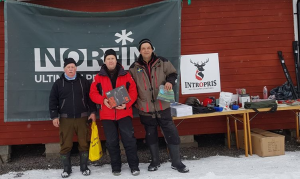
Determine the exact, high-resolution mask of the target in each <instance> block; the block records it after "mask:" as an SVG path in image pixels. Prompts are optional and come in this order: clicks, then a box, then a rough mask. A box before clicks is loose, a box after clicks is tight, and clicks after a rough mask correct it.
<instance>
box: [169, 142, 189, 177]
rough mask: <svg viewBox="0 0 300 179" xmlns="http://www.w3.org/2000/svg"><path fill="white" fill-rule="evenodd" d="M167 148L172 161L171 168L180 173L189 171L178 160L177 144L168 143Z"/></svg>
mask: <svg viewBox="0 0 300 179" xmlns="http://www.w3.org/2000/svg"><path fill="white" fill-rule="evenodd" d="M168 148H169V152H170V157H171V161H172V165H171V168H172V169H174V170H177V171H178V172H180V173H187V172H189V169H188V168H187V167H186V166H185V165H184V164H183V163H182V162H181V160H180V153H179V145H171V144H168Z"/></svg>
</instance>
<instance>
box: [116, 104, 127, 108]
mask: <svg viewBox="0 0 300 179" xmlns="http://www.w3.org/2000/svg"><path fill="white" fill-rule="evenodd" d="M125 108H126V104H122V105H120V106H117V107H116V109H125Z"/></svg>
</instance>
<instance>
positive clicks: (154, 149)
mask: <svg viewBox="0 0 300 179" xmlns="http://www.w3.org/2000/svg"><path fill="white" fill-rule="evenodd" d="M149 149H150V153H151V163H150V165H149V166H148V171H156V170H158V167H160V162H159V148H158V143H155V144H152V145H149Z"/></svg>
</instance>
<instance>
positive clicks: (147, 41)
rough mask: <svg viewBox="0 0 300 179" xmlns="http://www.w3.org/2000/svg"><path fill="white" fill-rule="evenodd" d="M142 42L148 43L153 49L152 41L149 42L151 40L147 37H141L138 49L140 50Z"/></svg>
mask: <svg viewBox="0 0 300 179" xmlns="http://www.w3.org/2000/svg"><path fill="white" fill-rule="evenodd" d="M143 43H149V44H150V45H151V48H152V50H154V48H153V45H152V43H151V41H150V40H149V39H142V40H141V41H140V42H139V51H141V46H142V44H143Z"/></svg>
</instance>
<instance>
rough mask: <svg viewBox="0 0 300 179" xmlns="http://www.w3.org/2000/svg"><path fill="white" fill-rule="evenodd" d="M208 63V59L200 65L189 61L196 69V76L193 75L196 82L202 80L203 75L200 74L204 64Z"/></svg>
mask: <svg viewBox="0 0 300 179" xmlns="http://www.w3.org/2000/svg"><path fill="white" fill-rule="evenodd" d="M208 61H209V58H208V59H207V60H206V62H204V63H203V62H201V65H200V64H199V63H198V62H197V63H195V62H192V60H190V62H191V63H192V64H193V65H195V67H197V71H196V74H195V77H196V79H197V80H200V81H201V80H202V79H203V78H204V74H203V73H202V72H203V71H204V68H203V67H204V66H205V64H206V63H207V62H208Z"/></svg>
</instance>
